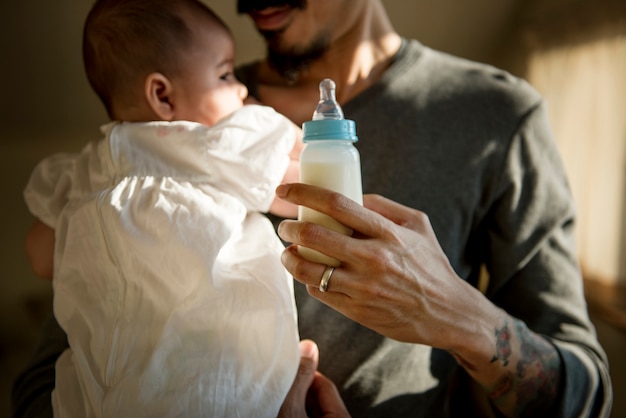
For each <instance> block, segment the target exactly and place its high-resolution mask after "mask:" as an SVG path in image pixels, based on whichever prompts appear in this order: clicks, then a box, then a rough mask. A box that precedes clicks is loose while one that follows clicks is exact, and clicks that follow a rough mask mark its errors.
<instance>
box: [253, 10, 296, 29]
mask: <svg viewBox="0 0 626 418" xmlns="http://www.w3.org/2000/svg"><path fill="white" fill-rule="evenodd" d="M292 10H293V9H292V7H291V6H280V7H268V8H266V9H263V10H255V11H253V12H252V13H250V17H252V20H254V24H255V25H256V27H257V29H259V30H276V29H281V28H282V27H283V26H284V25H285V22H286V21H287V18H288V17H289V15H290V14H291V12H292Z"/></svg>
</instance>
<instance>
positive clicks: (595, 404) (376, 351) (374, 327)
mask: <svg viewBox="0 0 626 418" xmlns="http://www.w3.org/2000/svg"><path fill="white" fill-rule="evenodd" d="M238 10H239V12H240V13H247V14H249V15H250V17H251V18H252V20H253V21H254V23H255V25H256V27H257V29H258V30H259V32H260V33H261V35H263V37H264V38H265V40H266V43H267V57H266V58H265V59H263V60H261V61H259V62H257V63H253V64H251V65H248V66H246V67H244V68H241V69H240V71H239V72H238V74H237V75H238V78H239V79H240V80H242V81H243V82H244V83H246V84H247V86H248V89H249V91H250V94H251V96H255V97H256V98H258V99H259V100H260V101H261V102H263V103H264V104H267V105H270V106H273V107H274V108H276V109H277V110H278V111H279V112H281V113H283V114H285V115H286V116H288V117H289V118H290V119H291V120H292V121H294V122H295V123H302V122H304V121H306V120H309V119H310V118H311V115H312V112H313V109H314V107H315V104H316V103H317V101H318V84H319V82H320V81H321V80H322V79H324V78H331V79H332V80H334V81H335V83H336V85H337V90H336V91H337V98H338V101H339V102H340V104H341V105H342V106H343V110H344V113H345V115H346V117H347V118H349V119H353V120H355V121H356V126H357V133H358V135H359V142H358V144H357V146H358V147H359V149H360V153H361V159H362V170H363V183H364V184H363V186H364V187H363V189H364V192H365V193H378V194H381V195H384V196H386V197H388V198H390V199H392V200H393V201H395V202H397V203H395V202H393V201H389V200H386V199H384V198H381V197H376V196H366V198H365V200H364V206H365V208H361V207H359V206H358V205H356V204H353V203H352V202H350V201H348V200H347V199H343V198H342V197H341V196H337V195H336V194H333V193H331V192H328V191H324V190H320V189H316V188H311V187H306V186H303V185H288V186H281V187H280V188H279V189H278V194H279V196H281V197H283V198H284V199H286V200H288V201H290V202H291V203H296V204H301V205H305V206H309V207H312V208H313V209H316V210H319V211H322V212H325V213H327V214H329V215H331V216H333V217H335V218H336V219H338V220H339V221H340V222H342V223H344V224H346V225H347V226H348V227H350V228H352V229H353V230H354V231H355V234H354V237H345V236H340V235H338V234H334V233H332V232H331V231H329V230H326V229H324V228H321V227H314V226H311V225H308V224H306V223H301V222H296V221H284V222H283V223H282V224H280V227H279V229H278V232H279V234H280V235H281V237H282V238H283V239H284V240H286V241H287V242H292V243H295V244H301V245H304V246H308V247H311V248H313V249H316V250H318V251H322V252H324V253H325V254H327V255H329V256H331V257H334V258H337V259H339V260H341V261H342V265H341V266H340V267H339V268H337V269H335V270H334V271H333V272H331V273H332V278H331V279H328V271H327V270H326V266H323V265H320V264H316V263H311V262H308V261H305V260H304V259H302V258H301V257H299V256H298V255H297V252H296V251H294V247H293V246H291V247H289V248H288V249H287V250H286V251H285V253H284V254H283V264H284V265H285V266H286V267H287V269H288V270H289V271H291V273H292V274H293V275H294V277H295V278H296V280H298V281H299V282H301V283H303V284H304V285H306V286H297V290H296V294H297V297H296V298H297V302H298V307H299V308H298V310H299V319H300V325H299V326H300V332H301V336H302V337H303V338H310V339H312V340H314V341H316V342H317V344H318V345H319V348H320V352H321V353H322V358H321V362H320V365H319V369H320V371H321V372H322V373H323V374H325V375H326V376H328V377H329V378H330V379H331V380H332V381H334V382H335V383H336V384H337V385H338V387H339V389H340V392H341V395H342V397H343V399H344V401H345V402H346V405H347V406H348V409H349V410H350V412H351V413H352V415H353V416H381V417H382V416H386V417H389V416H394V417H398V416H412V417H415V416H424V417H437V416H447V415H453V416H489V415H492V416H497V415H500V414H503V415H506V416H522V415H525V416H535V417H536V416H549V417H555V416H563V417H569V416H608V414H609V412H610V406H611V398H612V394H611V385H610V380H609V377H608V371H607V363H606V357H605V354H604V352H603V350H602V348H601V347H600V346H599V344H598V341H597V339H596V337H595V332H594V329H593V326H592V324H591V322H590V320H589V317H588V314H587V311H586V306H585V301H584V296H583V292H582V281H581V274H580V271H579V269H578V266H577V261H576V257H575V249H574V246H573V225H574V208H573V203H572V197H571V195H570V192H569V190H568V186H567V180H566V178H565V175H564V172H563V168H562V166H561V163H560V159H559V156H558V152H557V151H556V147H555V144H554V141H553V138H552V134H551V132H550V128H549V124H548V122H547V117H546V114H545V107H544V104H543V102H542V100H541V98H540V97H539V96H538V94H537V93H536V92H535V91H534V90H533V89H532V88H531V87H530V86H528V85H527V84H526V83H524V82H523V81H521V80H518V79H516V78H514V77H512V76H510V75H509V74H506V73H504V72H502V71H499V70H497V69H494V68H491V67H487V66H484V65H480V64H477V63H472V62H468V61H465V60H461V59H458V58H454V57H450V56H448V55H445V54H442V53H439V52H437V51H433V50H431V49H429V48H427V47H425V46H423V45H421V44H420V43H419V42H417V41H410V40H405V39H402V38H401V37H400V36H399V35H398V34H397V33H396V32H395V31H394V29H393V27H392V25H391V24H390V22H389V20H388V17H387V15H386V13H385V10H384V7H383V5H382V3H381V1H380V0H359V1H354V0H315V1H307V0H282V1H281V0H276V1H272V0H266V1H261V0H258V1H255V0H239V1H238ZM483 266H484V268H485V270H486V271H487V272H488V276H489V282H488V285H486V286H484V288H483V287H481V290H483V292H484V294H483V293H481V292H480V291H478V290H477V287H478V283H479V280H480V278H481V277H482V275H481V270H482V269H483ZM321 277H324V278H325V285H326V284H327V285H328V291H325V292H322V291H320V290H319V289H318V286H319V283H320V279H321ZM320 301H321V302H322V303H320Z"/></svg>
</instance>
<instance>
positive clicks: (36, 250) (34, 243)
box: [25, 219, 54, 280]
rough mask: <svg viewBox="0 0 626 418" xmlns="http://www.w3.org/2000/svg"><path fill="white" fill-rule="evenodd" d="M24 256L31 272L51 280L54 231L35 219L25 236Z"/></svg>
mask: <svg viewBox="0 0 626 418" xmlns="http://www.w3.org/2000/svg"><path fill="white" fill-rule="evenodd" d="M25 245H26V256H27V257H28V261H29V262H30V266H31V268H32V269H33V272H34V273H35V274H36V275H37V276H41V277H43V278H44V279H49V280H52V271H53V264H54V229H52V228H50V227H49V226H48V225H46V224H45V223H43V222H41V221H40V220H39V219H37V220H36V221H35V222H34V223H33V225H32V226H31V227H30V229H29V230H28V233H27V234H26V242H25Z"/></svg>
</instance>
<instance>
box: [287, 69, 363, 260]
mask: <svg viewBox="0 0 626 418" xmlns="http://www.w3.org/2000/svg"><path fill="white" fill-rule="evenodd" d="M302 132H303V138H302V140H303V141H304V143H305V144H306V146H305V147H304V149H303V150H302V153H301V154H300V182H301V183H305V184H311V185H314V186H319V187H323V188H325V189H330V190H334V191H336V192H339V193H341V194H343V195H345V196H347V197H349V198H350V199H352V200H354V201H355V202H357V203H358V204H360V205H362V204H363V191H362V185H361V159H360V157H359V152H358V150H357V149H356V148H355V147H354V143H355V142H356V141H357V140H358V138H357V136H356V125H355V123H354V121H352V120H346V119H344V117H343V111H342V110H341V107H340V106H339V103H337V100H336V98H335V82H334V81H333V80H331V79H328V78H327V79H325V80H322V82H321V83H320V101H319V103H318V104H317V107H316V108H315V112H314V113H313V120H311V121H308V122H305V123H304V124H303V125H302ZM298 219H299V220H301V221H309V222H313V223H316V224H319V225H323V226H325V227H327V228H329V229H332V230H334V231H337V232H340V233H342V234H345V235H351V234H352V230H351V229H350V228H347V227H346V226H344V225H342V224H340V223H339V222H337V221H336V220H335V219H333V218H331V217H330V216H328V215H324V214H322V213H319V212H317V211H315V210H313V209H309V208H307V207H303V206H300V207H299V211H298ZM298 253H299V254H300V255H301V256H302V257H304V258H306V259H307V260H309V261H314V262H317V263H322V264H326V265H329V266H333V267H337V266H339V264H340V261H339V260H336V259H334V258H331V257H329V256H327V255H325V254H322V253H320V252H318V251H315V250H312V249H310V248H306V247H302V246H299V247H298Z"/></svg>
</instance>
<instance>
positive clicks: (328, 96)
mask: <svg viewBox="0 0 626 418" xmlns="http://www.w3.org/2000/svg"><path fill="white" fill-rule="evenodd" d="M335 89H336V85H335V82H334V81H333V80H331V79H330V78H325V79H324V80H322V82H321V83H320V101H319V102H318V103H317V107H316V108H315V112H313V120H328V119H330V120H342V119H343V110H341V106H339V103H337V99H336V98H335Z"/></svg>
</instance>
